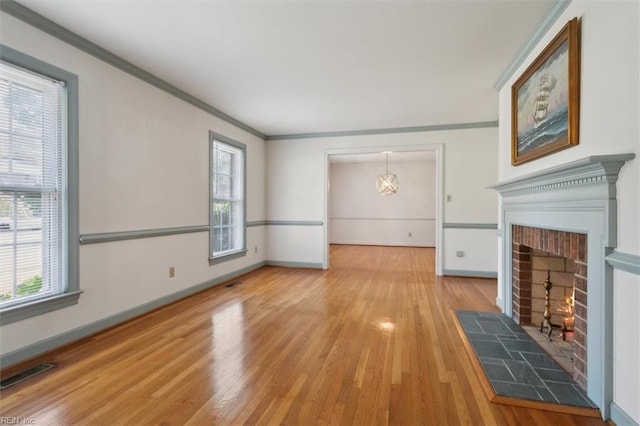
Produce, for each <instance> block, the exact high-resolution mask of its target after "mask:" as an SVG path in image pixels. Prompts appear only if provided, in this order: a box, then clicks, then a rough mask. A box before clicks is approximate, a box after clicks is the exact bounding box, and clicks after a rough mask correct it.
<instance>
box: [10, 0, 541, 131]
mask: <svg viewBox="0 0 640 426" xmlns="http://www.w3.org/2000/svg"><path fill="white" fill-rule="evenodd" d="M19 3H21V4H22V5H24V6H26V7H28V8H29V9H31V10H33V11H35V12H37V13H39V14H41V15H43V16H45V17H46V18H48V19H50V20H52V21H54V22H56V23H58V24H60V25H62V26H63V27H65V28H67V29H69V30H71V31H72V32H74V33H76V34H78V35H80V36H82V37H84V38H86V39H88V40H90V41H92V42H94V43H96V44H97V45H99V46H101V47H102V48H104V49H106V50H108V51H110V52H112V53H114V54H116V55H118V56H120V57H122V58H123V59H125V60H127V61H129V62H131V63H133V64H135V65H137V66H139V67H141V68H142V69H144V70H146V71H148V72H150V73H152V74H154V75H156V76H157V77H159V78H161V79H163V80H165V81H166V82H168V83H170V84H171V85H173V86H176V87H178V88H179V89H181V90H183V91H185V92H187V93H189V94H191V95H193V96H195V97H196V98H199V99H200V100H202V101H204V102H206V103H208V104H209V105H211V106H213V107H214V108H216V109H218V110H220V111H222V112H224V113H226V114H228V115H230V116H232V117H234V118H235V119H237V120H240V121H241V122H243V123H245V124H246V125H248V126H250V127H252V128H254V129H256V130H257V131H259V132H261V133H263V134H265V135H269V136H273V135H291V134H300V133H314V132H341V131H354V130H370V129H389V128H401V127H414V126H429V125H447V124H457V123H473V122H484V121H495V120H497V117H498V96H497V93H496V90H495V89H494V84H495V82H496V81H497V79H498V78H499V76H500V73H501V72H502V71H503V70H504V69H505V68H506V67H507V66H508V65H509V63H510V62H511V60H512V59H513V58H514V56H515V55H516V53H517V51H518V49H519V48H520V47H521V46H522V45H523V44H524V43H525V41H526V40H527V38H528V37H529V36H530V34H531V33H532V32H533V30H534V28H535V27H536V25H537V24H538V22H539V21H540V20H541V19H542V17H543V16H544V14H545V12H546V11H547V10H548V9H549V7H550V6H551V4H552V0H465V1H462V0H460V1H457V0H436V1H399V0H389V1H348V2H346V1H345V2H339V1H332V0H320V1H286V0H285V1H277V2H276V1H268V0H260V1H236V2H231V1H207V0H198V1H195V0H194V1H179V0H175V1H163V0H157V1H149V0H142V1H139V0H136V1H133V0H112V1H104V0H103V1H100V0H93V1H86V0H83V1H78V0H65V1H32V0H19Z"/></svg>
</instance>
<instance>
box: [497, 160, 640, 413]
mask: <svg viewBox="0 0 640 426" xmlns="http://www.w3.org/2000/svg"><path fill="white" fill-rule="evenodd" d="M634 156H635V155H634V154H615V155H603V156H591V157H585V158H583V159H580V160H576V161H572V162H569V163H565V164H561V165H557V166H554V167H550V168H548V169H544V170H539V171H536V172H534V173H530V174H526V175H522V176H519V177H516V178H514V179H511V180H505V181H503V182H501V183H500V184H498V185H496V186H494V188H495V189H496V190H497V191H498V192H499V193H500V196H501V205H502V208H501V212H500V213H501V222H500V234H499V235H500V256H499V261H500V269H499V272H498V297H497V299H496V304H497V305H498V306H499V307H500V308H501V309H502V311H503V312H504V313H505V314H506V315H508V316H511V317H512V318H514V319H515V320H516V321H517V322H520V323H523V324H526V323H529V324H530V323H531V322H532V321H533V318H532V314H533V311H532V302H531V299H532V292H533V291H532V284H535V283H532V277H533V273H532V270H531V263H532V257H531V255H532V253H531V252H532V250H539V251H542V252H544V253H547V254H549V256H551V255H554V256H562V257H563V258H566V259H569V260H568V261H565V264H566V263H567V262H569V261H570V262H572V268H573V271H574V272H573V273H574V279H573V281H574V287H575V289H576V290H575V309H574V311H575V324H574V342H577V344H576V345H574V360H577V362H576V363H574V375H576V376H577V377H576V379H577V380H576V381H577V382H578V383H580V384H581V385H582V386H584V387H585V389H586V392H587V395H588V396H589V398H590V399H591V400H592V401H593V402H594V403H595V404H596V405H597V406H598V408H599V409H600V412H601V414H602V419H608V418H609V413H610V410H611V403H612V401H613V272H612V269H611V267H610V266H609V264H608V263H607V261H608V255H609V254H610V253H611V252H612V251H613V250H614V249H615V247H616V246H617V234H618V229H617V200H616V194H617V188H616V182H617V180H618V174H619V173H620V169H621V168H622V167H623V165H624V163H625V162H626V161H628V160H630V159H632V158H634ZM510 172H512V171H510ZM552 291H553V290H552ZM537 326H538V327H539V324H537ZM578 360H579V361H578Z"/></svg>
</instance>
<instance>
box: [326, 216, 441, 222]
mask: <svg viewBox="0 0 640 426" xmlns="http://www.w3.org/2000/svg"><path fill="white" fill-rule="evenodd" d="M330 219H331V220H404V221H419V220H422V221H424V220H436V218H435V217H332V218H330Z"/></svg>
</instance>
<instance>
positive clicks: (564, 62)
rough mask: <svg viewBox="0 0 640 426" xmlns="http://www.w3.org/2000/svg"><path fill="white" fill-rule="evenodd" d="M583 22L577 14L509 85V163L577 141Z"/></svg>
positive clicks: (517, 162) (535, 156) (564, 146)
mask: <svg viewBox="0 0 640 426" xmlns="http://www.w3.org/2000/svg"><path fill="white" fill-rule="evenodd" d="M579 116H580V23H579V21H578V18H573V19H572V20H571V21H569V22H568V23H567V24H566V25H565V26H564V28H562V30H561V31H560V32H559V33H558V35H556V36H555V38H554V39H553V40H552V41H551V43H549V45H547V47H546V48H545V49H544V50H543V51H542V53H540V55H538V57H537V58H536V60H535V61H533V63H532V64H531V65H530V66H529V67H528V68H527V69H526V71H525V72H524V73H523V74H522V76H520V78H519V79H518V80H517V81H516V82H515V83H514V84H513V86H511V164H513V165H514V166H517V165H519V164H522V163H526V162H527V161H531V160H535V159H537V158H540V157H542V156H545V155H548V154H551V153H554V152H557V151H559V150H562V149H565V148H569V147H571V146H573V145H577V144H578V129H579V122H578V121H579V118H580V117H579Z"/></svg>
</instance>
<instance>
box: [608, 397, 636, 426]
mask: <svg viewBox="0 0 640 426" xmlns="http://www.w3.org/2000/svg"><path fill="white" fill-rule="evenodd" d="M609 407H610V411H611V412H610V416H611V417H610V418H611V421H612V422H614V423H615V424H616V425H619V426H640V424H638V422H636V421H635V420H633V419H632V418H631V416H630V415H628V414H627V413H625V412H624V410H623V409H622V408H620V407H619V406H618V405H617V404H616V403H615V402H612V403H611V405H610V406H609Z"/></svg>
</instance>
